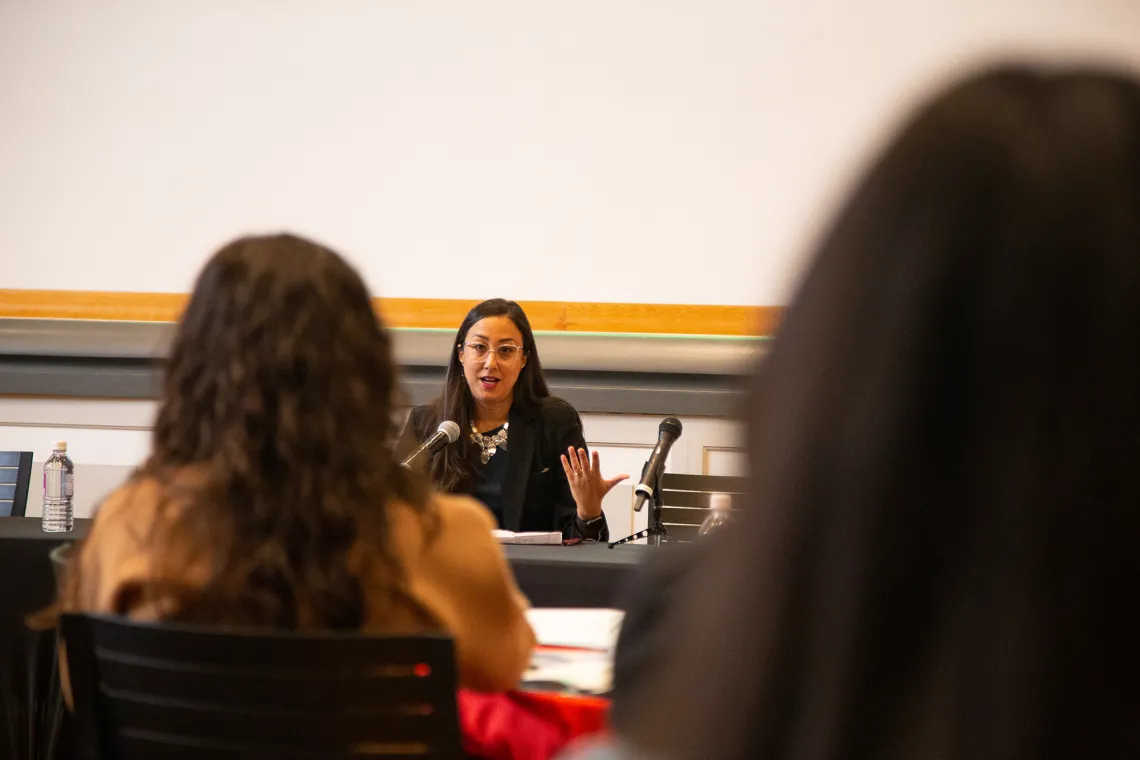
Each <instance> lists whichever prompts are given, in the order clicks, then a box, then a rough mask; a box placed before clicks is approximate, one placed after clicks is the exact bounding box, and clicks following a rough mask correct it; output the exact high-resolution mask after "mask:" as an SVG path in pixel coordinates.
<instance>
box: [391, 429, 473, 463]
mask: <svg viewBox="0 0 1140 760" xmlns="http://www.w3.org/2000/svg"><path fill="white" fill-rule="evenodd" d="M458 440H459V426H458V425H456V424H455V423H454V422H452V421H451V420H444V421H443V422H441V423H439V427H438V428H436V431H435V432H434V433H432V434H431V438H428V439H427V440H426V441H424V442H423V445H422V446H420V447H419V448H418V449H416V452H415V453H414V454H412V455H411V456H410V457H408V458H407V459H405V460H404V461H403V462H401V463H400V465H401V466H402V467H408V468H410V467H411V466H412V463H413V462H419V461H420V458H421V457H423V458H427V457H430V456H432V455H433V454H435V452H437V451H439V450H440V449H442V448H443V447H444V446H446V445H447V444H449V443H455V442H456V441H458Z"/></svg>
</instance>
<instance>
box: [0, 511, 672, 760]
mask: <svg viewBox="0 0 1140 760" xmlns="http://www.w3.org/2000/svg"><path fill="white" fill-rule="evenodd" d="M89 527H90V521H89V520H76V521H75V530H73V531H72V532H70V533H44V532H43V531H42V530H41V529H40V521H39V519H38V518H22V517H2V518H0V679H2V680H0V702H4V704H3V705H0V708H2V709H0V756H4V755H5V754H6V753H7V752H8V751H9V747H10V746H12V744H11V737H10V736H9V732H10V731H11V730H13V727H14V730H17V731H19V732H22V733H23V734H24V735H25V738H24V739H23V740H21V741H20V742H19V743H18V745H19V746H21V747H24V746H27V745H28V743H29V739H27V737H26V734H27V727H26V724H27V723H28V720H29V717H28V716H29V712H28V711H29V710H33V711H34V710H35V709H36V707H35V706H34V705H33V706H32V707H29V704H28V703H29V701H31V702H33V703H34V702H35V701H36V700H37V699H42V700H44V701H46V702H50V699H51V697H50V695H45V694H44V693H43V689H44V688H46V685H45V673H46V674H48V675H49V676H50V670H51V664H52V663H51V658H50V654H51V652H52V651H53V650H52V644H51V642H50V641H45V637H44V636H42V635H41V636H34V635H29V633H28V632H27V630H26V628H25V627H24V618H25V616H26V615H28V614H30V613H32V612H35V611H37V610H41V609H43V608H45V607H47V606H48V605H49V604H51V602H52V599H53V596H54V594H55V577H54V574H53V573H52V567H51V560H50V559H49V558H48V554H49V553H50V552H51V550H52V549H53V548H55V547H56V546H58V545H60V544H61V543H65V542H68V541H75V540H77V539H79V538H81V537H82V536H83V535H85V534H86V532H87V530H88V528H89ZM503 549H504V551H505V553H506V556H507V559H508V560H509V561H510V563H511V566H512V567H513V568H514V572H515V577H516V578H518V582H519V587H520V588H521V589H522V591H523V593H524V594H526V596H527V597H528V598H529V599H530V601H531V604H533V605H534V606H535V607H616V606H617V605H618V603H619V597H620V595H621V593H622V590H623V588H624V586H625V585H626V584H627V583H628V581H629V579H630V577H631V575H632V573H633V571H634V569H635V568H636V567H637V565H638V564H639V563H640V562H641V560H642V559H643V558H644V557H645V554H646V552H650V551H654V549H652V548H650V547H647V546H639V545H623V546H618V547H615V548H613V549H610V548H608V547H607V546H606V545H605V544H582V545H579V546H504V547H503ZM33 715H34V712H33ZM33 719H34V718H33Z"/></svg>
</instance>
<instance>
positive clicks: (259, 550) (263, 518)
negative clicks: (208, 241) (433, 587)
mask: <svg viewBox="0 0 1140 760" xmlns="http://www.w3.org/2000/svg"><path fill="white" fill-rule="evenodd" d="M396 390H397V375H396V370H395V367H394V366H393V362H392V355H391V344H390V340H389V336H388V332H387V330H385V328H384V326H383V325H382V324H381V323H380V321H379V319H378V317H377V315H376V314H375V313H374V312H373V309H372V304H371V301H370V298H369V295H368V291H367V289H366V287H365V285H364V282H363V281H362V280H361V278H360V276H359V275H358V274H357V273H356V272H355V271H354V270H353V268H352V267H351V266H349V265H348V264H347V263H346V262H345V261H344V259H342V258H341V257H340V256H338V255H337V254H336V253H334V252H333V251H331V250H329V249H328V248H325V247H323V246H320V245H317V244H316V243H313V242H310V241H308V240H304V239H302V238H299V237H294V236H292V235H273V236H267V237H247V238H243V239H240V240H236V241H234V242H232V243H230V244H229V245H227V246H225V247H224V248H222V249H221V250H220V251H218V253H217V254H215V255H214V256H213V258H211V259H210V261H209V262H208V263H207V264H206V266H205V268H204V269H203V270H202V272H201V274H200V275H199V277H198V281H197V284H196V285H195V287H194V293H193V295H192V296H191V298H190V301H189V304H188V305H187V306H186V310H185V312H184V313H183V314H182V318H181V319H180V320H179V324H178V329H177V333H176V335H175V338H174V342H173V345H172V347H171V351H170V359H169V362H168V364H167V366H166V376H165V385H164V388H163V398H162V403H161V406H160V407H159V411H158V417H157V421H156V423H155V428H154V446H153V453H152V454H151V456H150V458H149V459H147V461H146V462H145V464H144V465H143V466H142V468H141V470H140V471H139V473H138V475H137V476H136V480H138V481H153V482H157V483H159V484H160V485H161V489H160V490H161V491H162V492H163V493H164V494H165V498H164V499H163V504H162V507H161V508H162V509H164V510H165V511H166V514H167V516H168V517H169V518H170V520H169V521H159V522H160V523H164V522H169V523H170V524H171V526H172V527H171V528H170V529H169V530H168V531H164V533H165V534H166V540H167V541H168V542H169V543H170V545H171V546H177V545H183V546H184V545H187V544H188V543H190V544H193V545H195V546H200V547H208V548H209V561H210V566H211V567H212V570H213V573H212V577H211V578H210V580H209V582H208V583H207V585H206V587H205V589H201V590H199V589H196V588H191V589H189V590H187V591H185V592H184V593H181V594H175V596H176V597H177V599H176V601H175V603H174V604H173V609H172V611H171V615H172V616H176V617H179V618H185V619H195V620H199V621H203V622H210V621H213V620H224V621H226V622H241V623H249V624H263V625H272V626H282V627H294V626H301V625H304V626H320V627H333V628H354V627H358V626H360V624H361V622H362V620H363V619H364V614H365V610H364V602H365V600H364V597H363V590H362V585H361V578H360V570H361V568H359V567H357V568H355V571H354V568H353V567H350V563H351V562H352V557H353V556H354V553H355V552H356V550H358V549H359V548H360V546H361V545H364V546H366V547H367V552H365V554H367V555H368V556H372V557H377V558H378V565H376V566H374V567H373V568H372V569H373V570H375V571H376V574H378V576H379V577H380V578H382V579H383V581H384V582H386V583H388V584H389V586H390V589H391V592H392V595H393V596H400V595H401V594H403V583H404V582H403V575H402V568H401V566H400V564H399V562H398V561H397V559H396V555H395V554H394V553H393V547H392V546H391V545H390V540H389V534H388V530H387V520H386V514H387V512H386V508H387V506H388V504H389V503H390V502H392V501H394V500H398V501H401V502H403V503H405V504H407V505H409V506H411V507H413V508H416V509H423V508H424V506H423V505H424V501H425V495H424V489H423V486H422V485H421V484H418V483H417V482H416V481H415V480H414V479H412V477H411V476H409V475H408V473H407V472H406V471H405V470H404V469H403V468H400V467H397V466H395V464H394V456H393V452H392V443H391V440H392V434H393V432H394V419H393V415H392V407H393V398H394V396H395V394H396ZM169 556H170V557H182V556H183V554H182V553H179V552H172V553H171V554H170V555H169ZM177 561H178V560H173V559H171V560H168V562H177ZM374 564H375V563H374ZM185 569H186V568H180V567H168V568H166V569H165V570H164V572H162V573H160V575H161V577H164V578H178V577H180V572H182V571H184V570H185Z"/></svg>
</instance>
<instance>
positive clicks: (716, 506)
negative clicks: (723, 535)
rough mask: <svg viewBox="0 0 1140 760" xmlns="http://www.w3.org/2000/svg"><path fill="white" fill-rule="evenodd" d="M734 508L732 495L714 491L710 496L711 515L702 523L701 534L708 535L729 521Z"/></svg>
mask: <svg viewBox="0 0 1140 760" xmlns="http://www.w3.org/2000/svg"><path fill="white" fill-rule="evenodd" d="M731 510H732V497H731V496H729V495H728V494H726V493H714V494H713V495H712V496H710V497H709V516H708V517H706V518H705V521H704V522H703V523H701V535H702V536H707V535H708V534H710V533H714V532H716V531H717V530H719V529H720V527H721V526H722V525H724V524H725V523H727V522H728V520H729V512H730V511H731Z"/></svg>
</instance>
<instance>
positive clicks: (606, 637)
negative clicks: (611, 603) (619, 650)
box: [526, 607, 625, 652]
mask: <svg viewBox="0 0 1140 760" xmlns="http://www.w3.org/2000/svg"><path fill="white" fill-rule="evenodd" d="M624 617H625V613H623V612H622V611H621V610H607V609H573V608H555V607H537V608H534V609H530V610H527V612H526V619H527V621H528V622H530V627H531V628H533V629H534V635H535V638H537V639H538V644H539V646H545V647H570V648H573V649H595V650H599V651H603V652H612V651H613V649H614V647H615V646H617V638H618V632H619V631H621V622H622V620H623V618H624Z"/></svg>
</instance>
